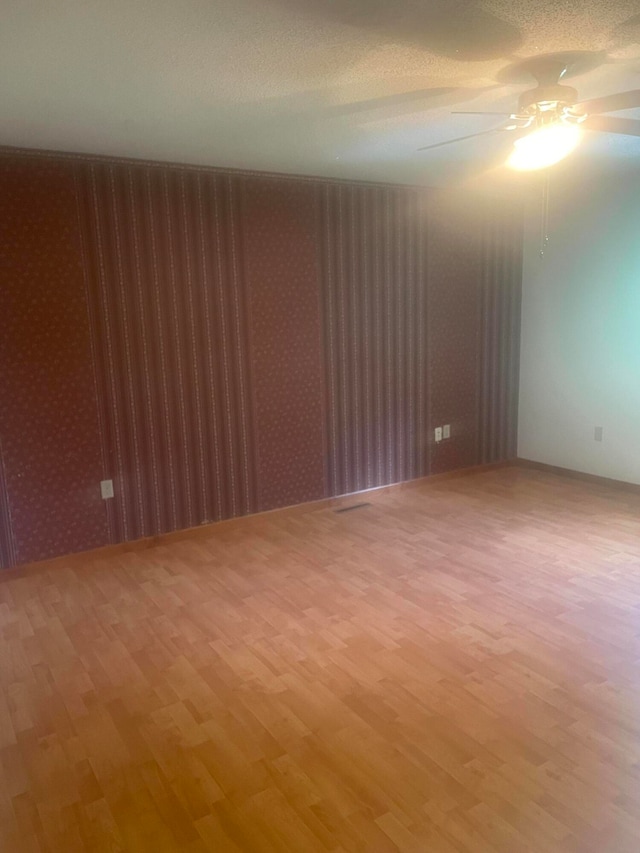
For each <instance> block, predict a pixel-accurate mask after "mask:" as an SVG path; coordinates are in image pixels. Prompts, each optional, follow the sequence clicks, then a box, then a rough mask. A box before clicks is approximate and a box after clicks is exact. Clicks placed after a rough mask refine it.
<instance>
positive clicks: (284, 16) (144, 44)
mask: <svg viewBox="0 0 640 853" xmlns="http://www.w3.org/2000/svg"><path fill="white" fill-rule="evenodd" d="M0 6H1V11H2V16H1V21H2V23H1V27H0V144H4V145H17V146H26V147H31V148H48V149H55V150H66V151H81V152H90V153H99V154H113V155H123V156H132V157H142V158H151V159H158V160H169V161H178V162H185V163H196V164H207V165H215V166H235V167H241V168H250V169H265V170H269V171H276V172H292V173H303V174H310V175H325V176H335V177H350V178H361V179H366V180H384V181H394V182H396V181H397V182H409V183H424V184H437V183H442V182H443V181H445V180H447V179H451V178H457V179H460V178H463V177H466V176H467V175H469V174H480V173H481V172H482V170H483V169H486V168H488V167H489V165H490V164H491V162H492V158H493V155H495V152H496V150H497V149H496V141H495V139H494V138H492V137H488V138H483V137H480V138H479V139H478V140H473V141H468V142H462V143H459V144H457V145H452V146H447V147H446V148H443V149H436V150H435V151H433V152H424V153H418V152H417V151H416V149H417V148H418V147H419V146H420V145H426V144H429V143H431V142H437V141H440V140H443V139H447V138H450V137H455V136H462V135H464V134H467V133H473V132H475V131H479V130H483V129H486V128H488V127H490V126H492V122H494V121H496V122H497V121H499V119H495V117H494V118H492V117H486V118H485V117H482V116H475V117H474V116H454V115H451V114H450V110H451V109H452V108H453V109H465V108H466V109H478V110H485V109H494V110H495V109H501V108H505V109H507V110H508V111H510V110H512V109H514V107H515V103H516V100H517V96H518V93H519V92H520V91H522V90H523V89H525V88H528V87H527V86H526V85H522V84H520V85H513V84H512V85H509V86H504V85H497V83H496V79H497V77H498V76H499V74H500V71H501V69H504V68H505V67H506V66H509V65H510V64H511V63H513V62H514V61H515V60H516V59H517V58H519V57H526V56H531V55H537V54H541V53H547V52H551V51H559V50H584V51H604V52H606V53H603V54H602V55H601V56H598V57H595V60H596V63H597V67H596V68H595V69H594V70H592V71H590V72H587V73H585V74H582V75H580V76H578V77H575V78H573V79H572V80H571V83H572V85H574V86H576V87H577V88H578V89H579V92H580V96H581V97H592V96H596V95H600V94H608V93H610V92H615V91H618V90H622V89H631V88H640V43H639V42H640V14H638V12H639V11H640V5H639V0H484V2H474V0H55V2H52V0H2V3H1V4H0ZM532 84H533V81H532ZM454 87H459V91H449V92H445V93H441V94H440V95H435V96H434V94H433V93H430V94H426V95H423V96H420V95H419V93H420V92H421V91H422V90H425V89H433V88H436V89H438V88H440V89H452V88H454ZM407 93H413V94H412V96H411V100H408V99H407ZM414 95H415V97H414ZM379 99H382V100H379ZM626 115H627V116H629V115H633V114H630V113H627V114H626ZM635 117H638V118H640V115H638V113H636V115H635ZM502 150H503V151H504V149H502ZM578 156H579V157H581V158H589V161H590V162H602V163H604V162H606V163H607V164H610V163H614V162H615V163H620V164H629V163H630V162H633V161H634V160H635V158H638V157H639V156H640V138H630V137H621V136H618V137H612V136H609V135H596V134H590V135H589V138H588V139H587V140H586V141H585V143H584V145H583V148H582V151H581V152H580V154H579V155H578Z"/></svg>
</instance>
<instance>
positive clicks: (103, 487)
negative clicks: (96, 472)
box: [100, 480, 113, 501]
mask: <svg viewBox="0 0 640 853" xmlns="http://www.w3.org/2000/svg"><path fill="white" fill-rule="evenodd" d="M100 494H101V495H102V500H104V501H106V500H108V499H109V498H112V497H113V480H100Z"/></svg>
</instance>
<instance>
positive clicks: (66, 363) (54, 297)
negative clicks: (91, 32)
mask: <svg viewBox="0 0 640 853" xmlns="http://www.w3.org/2000/svg"><path fill="white" fill-rule="evenodd" d="M0 233H1V234H2V239H1V240H0V270H1V274H0V282H1V284H0V365H2V369H1V370H0V400H1V401H2V403H1V405H0V447H1V452H2V462H3V470H4V478H3V479H4V485H5V489H6V492H5V495H4V497H3V499H1V500H0V524H2V519H3V518H4V523H5V524H6V523H7V518H8V516H9V512H10V518H11V530H10V531H9V532H6V531H5V532H4V533H3V532H2V531H0V536H1V537H2V539H3V542H5V543H7V542H8V543H9V545H8V547H6V546H5V547H3V551H4V550H8V552H9V553H8V554H7V555H5V559H6V560H7V561H8V558H11V561H12V562H13V561H15V562H19V563H23V562H29V561H33V560H41V559H45V558H47V557H52V556H55V555H57V554H64V553H67V552H69V551H77V550H81V549H85V548H92V547H95V546H98V545H102V544H103V543H104V542H105V541H106V537H107V524H106V515H105V506H104V503H103V501H102V500H101V498H100V492H99V481H100V473H101V462H100V460H101V449H100V441H99V434H98V429H97V415H96V396H95V383H94V375H93V369H92V364H91V361H92V359H91V345H90V338H89V326H88V322H87V301H86V295H85V290H84V282H83V270H82V263H81V253H80V244H79V240H78V219H77V208H76V197H75V188H74V178H73V170H72V168H71V166H70V164H69V163H65V162H62V163H61V162H56V161H53V160H48V159H29V160H27V159H23V158H20V157H8V158H7V157H4V158H2V159H0ZM0 485H1V483H0ZM2 504H8V508H9V512H4V513H3V512H2V509H1V506H2Z"/></svg>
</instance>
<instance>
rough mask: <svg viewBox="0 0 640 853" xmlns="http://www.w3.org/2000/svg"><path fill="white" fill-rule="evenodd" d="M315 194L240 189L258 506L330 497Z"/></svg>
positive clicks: (292, 186)
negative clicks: (247, 300)
mask: <svg viewBox="0 0 640 853" xmlns="http://www.w3.org/2000/svg"><path fill="white" fill-rule="evenodd" d="M317 193H318V188H317V186H315V185H314V184H307V183H297V182H294V181H286V182H285V181H279V180H275V179H258V178H247V179H246V181H245V186H244V257H245V269H246V275H247V286H248V290H249V293H250V304H251V361H252V365H253V393H254V400H255V424H256V452H257V459H258V508H259V509H260V510H266V509H274V508H275V507H280V506H288V505H291V504H297V503H303V502H304V501H312V500H317V499H319V498H322V497H323V496H324V495H325V494H327V489H326V484H325V471H324V456H325V454H324V429H323V405H324V380H323V374H322V350H321V343H322V337H321V325H320V320H321V318H320V312H319V310H318V306H319V304H320V276H319V271H318V264H317V244H316V225H317V222H316V200H317Z"/></svg>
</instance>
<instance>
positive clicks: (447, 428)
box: [442, 424, 451, 438]
mask: <svg viewBox="0 0 640 853" xmlns="http://www.w3.org/2000/svg"><path fill="white" fill-rule="evenodd" d="M442 437H443V438H451V424H445V425H444V426H443V427H442Z"/></svg>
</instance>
